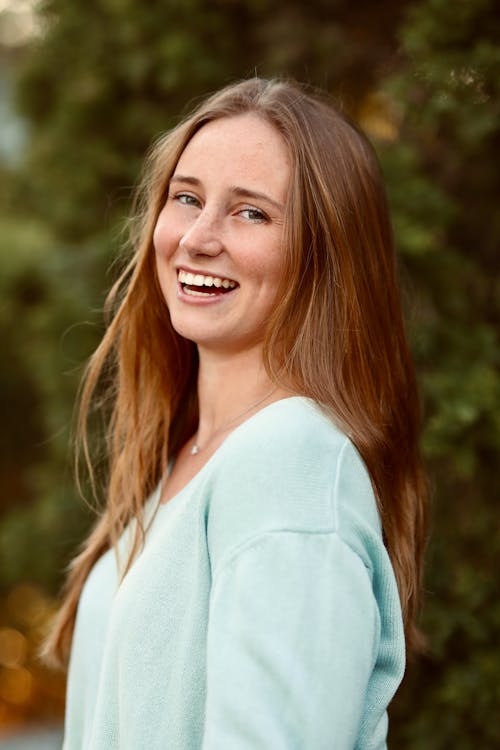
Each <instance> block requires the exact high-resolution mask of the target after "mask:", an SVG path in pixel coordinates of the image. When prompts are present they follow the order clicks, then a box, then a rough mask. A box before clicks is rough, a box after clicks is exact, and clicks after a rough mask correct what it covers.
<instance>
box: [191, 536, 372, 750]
mask: <svg viewBox="0 0 500 750" xmlns="http://www.w3.org/2000/svg"><path fill="white" fill-rule="evenodd" d="M379 637H380V617H379V612H378V608H377V604H376V601H375V598H374V595H373V591H372V584H371V574H370V571H369V570H368V569H367V568H366V566H365V564H364V563H363V561H362V560H361V558H360V557H359V556H358V555H357V554H356V553H355V552H354V551H353V550H352V549H351V547H350V546H348V545H347V544H346V543H345V542H344V541H343V540H342V539H341V538H340V536H339V535H338V534H337V533H336V532H331V531H328V532H318V533H311V532H295V531H294V532H290V531H271V532H268V533H263V534H261V535H259V536H258V537H256V538H254V539H252V540H249V541H248V542H247V543H246V544H245V545H244V546H243V547H242V548H241V547H240V548H239V549H238V550H237V551H236V552H235V553H233V555H232V556H231V558H230V559H229V560H227V561H226V562H225V563H224V565H223V566H222V568H221V569H219V571H218V573H217V575H216V577H215V579H214V582H213V587H212V594H211V601H210V613H209V629H208V641H207V699H206V711H205V730H204V741H203V750H267V749H269V750H292V748H308V749H310V750H327V749H328V750H331V748H335V750H349V749H350V748H354V747H355V745H356V739H357V736H358V732H359V728H360V723H361V720H362V715H363V707H364V700H365V694H366V690H367V685H368V681H369V678H370V674H371V672H372V670H373V666H374V663H375V659H376V653H377V648H378V641H379Z"/></svg>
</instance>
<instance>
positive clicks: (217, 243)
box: [179, 211, 224, 255]
mask: <svg viewBox="0 0 500 750" xmlns="http://www.w3.org/2000/svg"><path fill="white" fill-rule="evenodd" d="M221 231H222V230H221V227H220V223H219V221H218V220H217V218H216V217H214V216H210V215H209V214H207V213H205V212H203V211H202V212H201V213H200V214H199V216H198V218H197V219H196V221H195V222H193V224H191V226H190V227H189V229H188V230H187V231H186V232H185V233H184V235H183V237H182V239H181V241H180V243H179V245H180V247H181V248H184V249H185V250H186V252H188V253H189V254H190V255H200V254H202V255H218V254H219V253H220V252H222V250H223V249H224V243H223V241H222V237H221Z"/></svg>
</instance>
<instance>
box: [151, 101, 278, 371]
mask: <svg viewBox="0 0 500 750" xmlns="http://www.w3.org/2000/svg"><path fill="white" fill-rule="evenodd" d="M270 166H272V168H271V169H270V168H269V167H270ZM289 183H290V159H289V155H288V149H287V146H286V143H285V141H284V140H283V138H282V137H281V136H280V134H279V133H278V132H277V131H276V129H275V128H274V127H272V126H271V125H269V124H268V123H267V122H265V121H264V120H262V118H260V117H258V116H257V115H255V114H251V113H250V114H244V115H239V116H235V117H227V118H224V119H218V120H215V121H214V122H211V123H208V124H207V125H205V127H203V128H202V129H201V130H200V131H198V132H197V133H196V134H195V135H194V136H193V138H192V139H191V140H190V141H189V143H188V144H187V146H186V148H185V149H184V151H183V153H182V154H181V157H180V159H179V161H178V163H177V166H176V168H175V171H174V174H173V175H172V178H171V180H170V184H169V187H168V195H167V200H166V202H165V205H164V207H163V209H162V211H161V212H160V215H159V217H158V220H157V223H156V227H155V230H154V235H153V241H154V245H155V249H156V264H157V271H158V279H159V283H160V286H161V289H162V293H163V296H164V298H165V302H166V304H167V307H168V310H169V313H170V320H171V323H172V326H173V327H174V329H175V330H176V331H177V333H178V334H180V335H181V336H184V337H185V338H186V339H189V340H190V341H194V342H195V343H196V344H197V345H198V351H199V353H200V357H201V358H204V357H205V355H206V353H208V351H207V350H209V351H210V353H211V354H212V355H213V353H214V352H215V351H217V352H218V354H219V355H221V354H222V352H223V351H231V352H232V353H233V355H235V354H236V353H237V352H238V355H239V356H242V355H243V353H244V352H245V360H246V367H248V364H249V357H250V353H249V349H253V350H254V353H253V356H252V359H253V360H254V362H255V364H256V365H258V363H259V362H262V343H263V340H264V335H265V321H266V320H267V318H268V317H269V315H270V313H271V311H272V310H273V308H274V307H275V303H276V294H277V289H278V286H279V282H280V280H281V276H282V273H283V268H284V251H283V247H282V243H283V217H284V212H285V202H286V196H287V191H288V188H289ZM179 274H189V275H190V277H191V278H192V280H191V281H190V282H189V283H185V282H184V283H183V282H182V279H181V278H180V276H179ZM205 277H207V278H209V279H211V278H212V277H214V279H215V280H217V284H218V286H217V285H216V284H212V283H211V282H210V283H209V284H208V285H207V288H206V289H205V288H204V287H205V285H206V282H205V281H204V279H205ZM183 278H185V277H183ZM214 287H215V289H217V288H218V289H220V290H223V292H222V293H217V292H216V291H214ZM257 369H258V368H257Z"/></svg>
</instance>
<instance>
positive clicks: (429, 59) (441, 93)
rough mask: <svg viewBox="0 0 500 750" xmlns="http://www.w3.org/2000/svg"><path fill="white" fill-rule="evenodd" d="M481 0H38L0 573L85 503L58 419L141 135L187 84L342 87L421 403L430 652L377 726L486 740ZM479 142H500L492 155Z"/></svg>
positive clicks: (63, 558)
mask: <svg viewBox="0 0 500 750" xmlns="http://www.w3.org/2000/svg"><path fill="white" fill-rule="evenodd" d="M497 10H498V9H497V8H496V7H495V3H494V2H493V0H469V1H467V0H455V2H453V3H450V2H449V0H417V1H416V2H411V3H409V2H395V1H394V0H387V1H385V0H384V2H382V3H372V2H368V0H358V2H357V3H356V4H353V3H352V2H349V1H348V0H333V1H332V0H310V1H309V2H308V3H307V4H306V5H303V4H302V3H300V2H293V1H292V2H284V0H274V1H273V2H270V1H269V0H251V1H248V2H237V1H236V0H215V1H214V2H210V3H206V2H203V0H182V2H181V1H180V0H168V1H165V0H161V1H160V0H150V1H149V2H148V3H141V2H139V0H91V2H88V3H82V2H80V1H79V0H42V2H41V4H40V8H39V13H40V14H41V18H42V19H43V24H44V32H43V34H42V35H41V36H40V38H39V39H38V40H37V41H35V42H31V43H30V44H29V45H28V46H27V47H26V49H24V50H23V53H22V55H21V57H20V58H19V59H17V60H16V64H15V66H14V67H15V73H16V92H17V94H16V96H17V106H18V110H19V112H20V113H21V114H22V116H23V117H24V118H25V120H26V121H27V123H28V125H29V138H28V142H27V147H26V150H25V152H24V155H23V158H22V160H21V161H20V162H19V163H17V164H16V165H15V166H12V165H8V164H7V163H1V164H0V253H1V263H2V273H1V277H0V295H1V300H2V303H1V305H0V335H1V341H2V355H3V356H2V368H1V372H0V398H1V402H2V404H1V406H2V416H3V430H2V436H1V441H2V444H1V450H0V477H1V482H2V495H1V506H0V586H1V587H2V590H3V591H4V592H5V591H7V590H8V589H9V587H11V586H12V585H14V584H15V583H16V582H19V581H22V580H27V581H35V582H38V583H40V584H41V585H43V586H44V587H46V588H47V589H48V590H51V591H55V590H57V587H58V585H59V584H60V581H61V571H62V569H63V566H64V564H65V563H66V562H67V561H68V559H69V558H70V556H71V554H72V552H73V551H74V549H75V546H76V544H77V543H78V542H79V540H80V539H81V538H82V537H83V535H84V533H85V530H86V528H87V526H88V523H89V513H88V512H87V511H86V510H85V509H84V507H83V506H82V504H81V502H80V501H79V500H78V499H77V497H76V494H75V490H74V488H73V484H72V477H71V470H70V463H69V460H68V457H69V455H70V449H69V448H70V446H69V442H70V422H71V413H72V408H73V402H74V398H75V391H76V387H77V382H78V379H79V377H80V374H81V369H82V365H83V363H84V360H85V358H86V357H87V356H88V355H89V353H90V352H91V350H92V348H93V346H94V345H95V344H96V342H97V341H98V339H99V336H100V334H101V332H102V328H101V315H100V308H101V307H102V302H103V299H104V294H105V290H106V288H107V287H108V286H109V284H110V282H111V278H112V272H110V271H109V268H110V266H111V263H112V261H113V260H114V259H115V258H116V256H117V252H118V249H119V246H120V243H121V235H120V228H121V226H123V224H124V221H125V218H126V214H127V211H128V210H129V206H130V193H131V188H132V186H133V185H134V184H135V182H136V180H137V175H138V173H139V169H140V164H141V161H142V158H143V156H144V154H145V152H146V150H147V149H148V147H149V146H150V144H151V142H152V140H153V139H154V138H155V137H157V136H158V135H159V134H160V133H161V132H163V131H165V129H167V128H168V127H170V126H171V125H172V124H174V123H175V122H176V120H177V119H178V117H179V116H180V115H181V114H182V113H183V112H185V111H186V109H187V108H188V107H189V105H190V104H192V103H193V101H195V100H196V98H197V97H199V96H201V95H202V94H205V93H207V92H209V91H211V90H214V89H216V88H218V87H220V86H221V85H223V84H225V83H227V82H229V81H231V80H234V79H236V78H240V77H245V76H248V75H252V74H253V73H254V72H257V73H258V74H260V75H275V74H287V75H292V76H295V77H297V78H298V79H300V80H306V81H308V82H310V83H313V84H316V85H319V86H321V87H323V88H326V89H328V90H329V91H330V92H332V93H333V94H334V95H336V96H340V97H342V99H343V100H344V102H345V103H346V106H347V107H348V109H349V110H350V111H351V112H352V113H353V115H354V116H355V117H357V118H358V119H359V120H360V122H361V124H362V125H364V126H365V128H366V129H367V130H368V132H369V133H371V135H372V137H373V139H374V141H375V145H376V146H377V148H378V150H379V154H380V158H381V161H382V164H383V168H384V171H385V174H386V178H387V184H388V188H389V194H390V199H391V204H392V210H393V220H394V225H395V229H396V235H397V240H398V247H399V253H400V261H401V271H402V276H403V279H404V283H405V289H406V303H407V310H408V325H409V330H410V333H411V338H412V346H413V351H414V356H415V360H416V363H417V367H418V370H419V377H420V383H421V387H422V394H423V399H424V404H425V414H426V429H425V434H424V438H423V447H424V451H425V455H426V457H427V460H428V464H429V470H430V475H431V481H432V486H433V529H432V540H431V543H430V547H429V555H428V569H427V599H426V606H425V610H424V613H423V625H424V628H425V630H426V632H427V634H428V638H429V649H428V653H427V654H426V655H425V656H424V657H422V658H420V659H419V660H418V661H417V662H416V663H414V664H413V665H411V666H410V667H409V670H408V675H407V678H406V680H405V682H404V684H403V687H402V688H401V690H400V692H399V693H398V696H397V697H396V699H395V701H394V704H393V707H392V716H391V732H390V741H391V742H390V744H391V746H393V747H400V748H410V749H411V750H440V749H441V748H443V749H444V748H449V747H454V748H455V750H465V749H466V748H472V747H478V746H479V747H481V748H494V747H498V746H499V744H500V726H499V724H498V721H495V720H494V717H495V715H496V708H497V707H498V704H499V698H500V687H499V684H500V653H499V651H498V648H497V643H498V639H499V636H500V604H499V597H498V596H497V595H496V588H497V586H496V574H495V570H496V563H497V560H498V559H499V558H498V555H499V552H500V534H499V524H498V521H497V500H498V480H497V472H498V455H499V448H500V385H499V378H498V370H499V360H500V347H499V340H498V323H499V318H500V280H499V275H498V271H499V267H500V255H499V252H498V251H499V245H500V211H499V210H498V199H499V187H500V170H499V169H498V164H497V160H498V152H499V146H500V131H499V122H500V45H499V42H500V16H499V15H498V12H497ZM495 157H496V158H495Z"/></svg>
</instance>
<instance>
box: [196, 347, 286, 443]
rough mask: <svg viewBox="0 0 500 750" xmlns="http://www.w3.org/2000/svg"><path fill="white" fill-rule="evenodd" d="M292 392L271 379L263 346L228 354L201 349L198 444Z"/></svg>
mask: <svg viewBox="0 0 500 750" xmlns="http://www.w3.org/2000/svg"><path fill="white" fill-rule="evenodd" d="M287 395H292V394H291V393H289V392H287V391H285V390H283V389H282V388H278V387H276V386H275V385H274V384H273V383H272V381H271V379H270V378H269V376H268V374H267V372H266V370H265V367H264V363H263V360H262V352H261V350H260V349H252V350H247V351H244V352H237V353H234V354H231V355H230V356H228V355H224V356H221V355H217V354H214V353H212V352H206V351H200V352H199V370H198V404H199V423H198V431H197V433H196V443H197V444H199V445H205V444H206V443H208V442H209V441H210V440H211V439H212V437H213V436H214V435H215V434H216V433H218V432H219V431H223V430H224V429H225V428H226V427H227V429H228V430H230V429H234V427H236V426H237V425H238V424H239V423H240V422H243V421H244V420H245V419H247V418H248V417H249V416H251V415H252V414H253V413H254V412H256V411H258V410H259V409H261V408H263V407H264V406H266V405H268V404H269V403H272V401H277V400H278V399H280V398H285V397H286V396H287Z"/></svg>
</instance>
